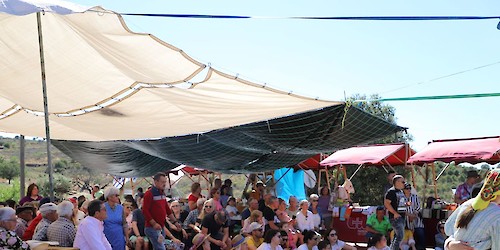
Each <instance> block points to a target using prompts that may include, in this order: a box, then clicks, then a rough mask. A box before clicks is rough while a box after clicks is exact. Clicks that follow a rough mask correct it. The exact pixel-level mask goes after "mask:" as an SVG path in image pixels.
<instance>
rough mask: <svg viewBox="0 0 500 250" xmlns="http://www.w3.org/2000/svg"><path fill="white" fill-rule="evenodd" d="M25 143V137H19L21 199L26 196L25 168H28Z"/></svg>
mask: <svg viewBox="0 0 500 250" xmlns="http://www.w3.org/2000/svg"><path fill="white" fill-rule="evenodd" d="M25 147H26V146H25V143H24V135H21V136H19V159H20V160H19V165H20V167H21V176H20V177H19V179H20V180H19V181H20V182H21V184H20V185H21V186H20V187H19V192H20V193H21V196H19V197H24V195H25V194H26V190H25V189H26V175H25V172H26V170H25V167H26V162H25V161H24V149H25Z"/></svg>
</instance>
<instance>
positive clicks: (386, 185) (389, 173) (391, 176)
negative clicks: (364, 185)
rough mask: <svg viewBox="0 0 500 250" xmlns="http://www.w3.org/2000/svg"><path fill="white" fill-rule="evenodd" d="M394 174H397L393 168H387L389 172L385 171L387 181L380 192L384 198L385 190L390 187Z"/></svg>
mask: <svg viewBox="0 0 500 250" xmlns="http://www.w3.org/2000/svg"><path fill="white" fill-rule="evenodd" d="M395 175H397V173H396V171H394V170H389V172H387V183H386V184H385V185H384V191H383V192H382V194H383V195H384V199H385V194H386V193H387V190H389V189H390V188H391V187H392V179H393V178H394V176H395Z"/></svg>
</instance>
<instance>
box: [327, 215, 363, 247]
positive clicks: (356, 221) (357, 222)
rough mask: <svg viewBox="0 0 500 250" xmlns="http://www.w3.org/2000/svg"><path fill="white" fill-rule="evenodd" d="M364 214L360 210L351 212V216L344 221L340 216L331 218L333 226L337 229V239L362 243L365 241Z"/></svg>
mask: <svg viewBox="0 0 500 250" xmlns="http://www.w3.org/2000/svg"><path fill="white" fill-rule="evenodd" d="M366 218H367V217H366V215H364V214H362V213H361V212H352V213H351V217H349V219H346V220H344V221H341V220H340V218H334V219H333V228H335V230H337V234H338V236H339V239H341V240H343V241H347V242H354V243H362V242H367V240H366V237H365V234H366V230H365V228H366Z"/></svg>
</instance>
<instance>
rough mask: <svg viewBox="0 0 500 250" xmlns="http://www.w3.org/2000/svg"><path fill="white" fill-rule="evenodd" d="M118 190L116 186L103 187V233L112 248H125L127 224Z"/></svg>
mask: <svg viewBox="0 0 500 250" xmlns="http://www.w3.org/2000/svg"><path fill="white" fill-rule="evenodd" d="M119 196H120V190H118V188H116V187H107V188H106V189H104V199H105V200H106V202H105V203H104V206H105V207H106V214H107V215H108V216H107V217H106V219H105V220H104V234H105V235H106V238H108V241H109V243H110V244H111V247H112V248H113V250H123V249H125V244H126V242H127V243H128V240H129V236H128V226H127V220H126V218H125V211H124V209H123V206H122V205H121V204H120V197H119Z"/></svg>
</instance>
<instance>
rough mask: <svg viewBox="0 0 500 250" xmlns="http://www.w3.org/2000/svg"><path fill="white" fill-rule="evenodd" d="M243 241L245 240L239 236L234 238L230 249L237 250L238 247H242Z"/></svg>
mask: <svg viewBox="0 0 500 250" xmlns="http://www.w3.org/2000/svg"><path fill="white" fill-rule="evenodd" d="M245 241H246V238H245V237H244V236H243V235H241V234H238V235H236V236H234V237H233V239H232V240H231V245H232V246H233V248H232V249H237V248H238V247H239V246H241V245H243V243H245Z"/></svg>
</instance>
